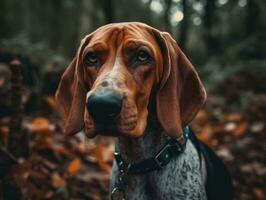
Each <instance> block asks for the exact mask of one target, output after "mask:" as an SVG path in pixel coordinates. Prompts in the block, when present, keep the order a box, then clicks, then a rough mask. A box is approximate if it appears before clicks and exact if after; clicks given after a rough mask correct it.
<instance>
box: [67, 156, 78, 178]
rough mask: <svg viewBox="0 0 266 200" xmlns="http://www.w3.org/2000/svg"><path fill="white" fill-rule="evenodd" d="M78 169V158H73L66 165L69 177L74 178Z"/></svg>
mask: <svg viewBox="0 0 266 200" xmlns="http://www.w3.org/2000/svg"><path fill="white" fill-rule="evenodd" d="M80 167H81V161H80V159H79V158H75V159H74V160H72V161H71V162H70V164H69V165H68V169H67V171H68V172H69V174H70V175H72V176H75V175H76V174H77V173H78V171H79V169H80Z"/></svg>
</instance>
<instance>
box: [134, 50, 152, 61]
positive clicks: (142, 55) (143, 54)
mask: <svg viewBox="0 0 266 200" xmlns="http://www.w3.org/2000/svg"><path fill="white" fill-rule="evenodd" d="M149 59H150V54H149V53H148V52H147V51H144V50H140V51H139V52H138V53H137V60H138V61H139V62H142V63H143V62H147V61H148V60H149Z"/></svg>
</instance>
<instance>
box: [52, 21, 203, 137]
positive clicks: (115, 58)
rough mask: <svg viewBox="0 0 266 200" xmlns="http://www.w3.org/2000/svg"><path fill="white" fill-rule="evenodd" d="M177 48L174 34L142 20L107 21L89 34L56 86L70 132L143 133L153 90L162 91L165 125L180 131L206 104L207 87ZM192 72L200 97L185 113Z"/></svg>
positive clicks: (159, 108) (161, 114)
mask: <svg viewBox="0 0 266 200" xmlns="http://www.w3.org/2000/svg"><path fill="white" fill-rule="evenodd" d="M177 51H181V50H180V49H179V48H178V47H177V46H175V42H174V41H173V40H172V39H171V38H170V36H169V35H167V34H164V35H163V33H161V32H159V31H158V30H156V29H153V28H151V27H149V26H147V25H144V24H141V23H122V24H111V25H106V26H104V27H101V28H99V29H98V30H96V31H95V32H94V33H92V34H90V35H89V36H87V37H86V38H85V39H83V41H82V44H81V46H80V48H79V51H78V53H77V56H76V57H75V58H74V60H73V61H72V63H71V64H70V66H69V67H68V69H67V70H66V72H65V73H64V75H63V77H62V79H61V82H60V85H59V88H58V91H57V99H58V102H59V103H60V104H61V105H62V106H63V108H64V110H65V113H66V132H68V133H69V134H73V133H75V132H77V131H79V130H80V129H81V128H84V131H85V133H86V135H87V136H88V137H94V136H95V135H96V134H104V135H112V136H117V135H123V136H129V137H140V136H142V135H143V134H144V131H145V128H146V126H147V116H148V112H149V111H148V105H149V101H150V97H151V92H152V91H154V90H158V91H156V93H157V95H156V101H157V113H158V118H159V120H160V122H161V125H162V127H163V128H164V129H166V132H168V133H169V135H172V136H173V135H174V136H176V135H178V134H177V133H176V132H179V133H181V132H182V126H183V125H185V123H188V121H190V120H191V119H192V118H193V117H194V115H195V113H196V112H197V111H198V109H199V107H200V106H201V105H202V103H203V101H204V99H205V91H204V89H203V87H202V85H201V82H200V81H199V78H198V76H197V73H196V72H195V70H194V68H193V67H192V65H191V64H190V63H188V64H187V62H188V60H187V59H186V57H184V58H183V56H184V55H183V53H182V52H179V54H180V55H179V57H177V56H178V54H177ZM174 54H175V55H174ZM179 61H180V63H178V62H179ZM182 62H183V63H182ZM187 65H189V66H187ZM178 68H179V69H178ZM191 73H192V74H191ZM188 74H189V75H191V76H192V77H189V78H190V79H191V80H192V82H191V81H189V82H188V83H189V85H188V87H189V88H188V89H190V88H192V89H193V90H194V89H195V91H188V93H189V94H190V93H191V92H192V94H190V95H189V98H190V97H193V98H195V100H197V101H198V102H197V103H193V105H192V104H191V105H189V106H186V107H188V109H190V110H188V112H192V113H188V114H186V113H187V111H186V110H185V111H184V112H183V113H182V111H181V109H180V106H182V105H181V104H182V103H183V104H184V106H185V104H187V102H186V101H190V102H192V101H191V100H189V99H187V98H188V97H186V96H187V95H183V97H182V94H181V93H182V88H183V87H184V86H185V83H184V82H183V80H182V78H185V79H187V75H188ZM193 77H194V78H193ZM194 79H195V80H194ZM188 80H189V79H188ZM191 84H195V86H193V85H192V86H191ZM198 96H200V98H199V97H198ZM182 98H183V99H182ZM183 100H184V101H185V102H182V101H183ZM175 101H176V102H175ZM193 101H194V100H193ZM196 104H197V106H195V105H196ZM186 109H187V108H186ZM195 109H196V110H195ZM182 114H183V115H185V116H184V118H182ZM169 118H170V119H169ZM173 120H176V122H173ZM172 123H177V125H173V124H172ZM182 123H184V124H182Z"/></svg>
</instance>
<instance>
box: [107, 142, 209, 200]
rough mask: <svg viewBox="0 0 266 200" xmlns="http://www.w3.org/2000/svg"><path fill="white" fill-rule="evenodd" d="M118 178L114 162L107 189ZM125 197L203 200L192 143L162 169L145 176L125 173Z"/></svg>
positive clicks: (202, 184) (201, 178) (199, 175)
mask: <svg viewBox="0 0 266 200" xmlns="http://www.w3.org/2000/svg"><path fill="white" fill-rule="evenodd" d="M117 179H118V169H117V165H116V163H114V165H113V169H112V175H111V189H112V188H113V187H114V185H115V183H116V182H117ZM124 189H125V194H126V199H127V200H134V199H138V200H149V199H155V200H157V199H158V200H162V199H164V200H170V199H177V200H191V199H193V200H206V199H207V198H206V192H205V187H204V182H203V177H202V175H201V170H200V162H199V158H198V154H197V151H196V149H195V147H194V146H193V144H192V143H191V142H190V141H188V142H187V146H186V150H185V151H184V152H183V153H182V154H181V155H180V156H179V157H177V158H175V159H173V160H172V161H171V162H170V163H169V164H168V165H167V166H165V167H164V168H163V169H162V170H157V171H154V172H151V173H147V174H145V175H129V176H128V178H127V181H126V184H125V185H124Z"/></svg>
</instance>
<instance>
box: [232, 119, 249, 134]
mask: <svg viewBox="0 0 266 200" xmlns="http://www.w3.org/2000/svg"><path fill="white" fill-rule="evenodd" d="M248 127H249V126H248V123H247V122H241V123H239V125H238V126H237V127H236V129H235V130H234V132H233V134H234V136H236V137H239V136H241V135H243V134H244V133H246V131H247V129H248Z"/></svg>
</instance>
